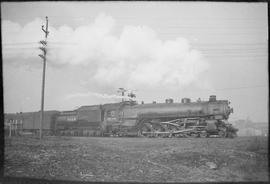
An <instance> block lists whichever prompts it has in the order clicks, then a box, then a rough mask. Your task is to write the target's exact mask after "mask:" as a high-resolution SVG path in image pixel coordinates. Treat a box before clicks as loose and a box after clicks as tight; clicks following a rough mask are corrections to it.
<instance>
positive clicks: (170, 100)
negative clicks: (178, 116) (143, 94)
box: [165, 98, 173, 103]
mask: <svg viewBox="0 0 270 184" xmlns="http://www.w3.org/2000/svg"><path fill="white" fill-rule="evenodd" d="M165 103H173V99H172V98H168V99H166V100H165Z"/></svg>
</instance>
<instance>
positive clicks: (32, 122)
mask: <svg viewBox="0 0 270 184" xmlns="http://www.w3.org/2000/svg"><path fill="white" fill-rule="evenodd" d="M58 114H59V111H45V112H44V120H43V126H42V129H43V134H44V135H53V129H54V124H55V119H56V117H57V116H58ZM4 119H5V130H6V131H5V133H7V132H9V129H10V127H9V125H10V124H13V125H14V126H16V129H18V131H20V132H28V133H32V134H37V133H38V132H39V129H40V111H39V112H23V113H22V112H20V113H7V114H4ZM17 125H19V126H17Z"/></svg>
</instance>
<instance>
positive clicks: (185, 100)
mask: <svg viewBox="0 0 270 184" xmlns="http://www.w3.org/2000/svg"><path fill="white" fill-rule="evenodd" d="M190 102H191V101H190V98H182V99H181V103H190Z"/></svg>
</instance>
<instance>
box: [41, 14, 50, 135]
mask: <svg viewBox="0 0 270 184" xmlns="http://www.w3.org/2000/svg"><path fill="white" fill-rule="evenodd" d="M41 28H42V31H43V32H44V33H45V40H41V41H40V42H39V43H41V44H42V46H41V47H39V49H40V50H41V51H42V52H43V55H42V54H39V57H41V58H42V59H43V74H42V90H41V110H40V129H39V138H40V139H41V138H42V125H43V119H44V117H43V113H44V112H43V111H44V89H45V71H46V54H47V49H46V46H47V37H48V34H49V31H48V17H47V16H46V28H45V29H44V25H42V27H41Z"/></svg>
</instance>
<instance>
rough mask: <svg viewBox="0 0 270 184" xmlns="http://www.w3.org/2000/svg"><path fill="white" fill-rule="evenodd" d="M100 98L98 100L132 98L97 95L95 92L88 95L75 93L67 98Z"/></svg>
mask: <svg viewBox="0 0 270 184" xmlns="http://www.w3.org/2000/svg"><path fill="white" fill-rule="evenodd" d="M92 96H95V97H98V98H106V99H122V98H127V99H128V98H130V97H128V96H119V95H114V94H106V93H104V94H102V93H95V92H87V93H74V94H69V95H67V96H66V99H72V98H80V97H92Z"/></svg>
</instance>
